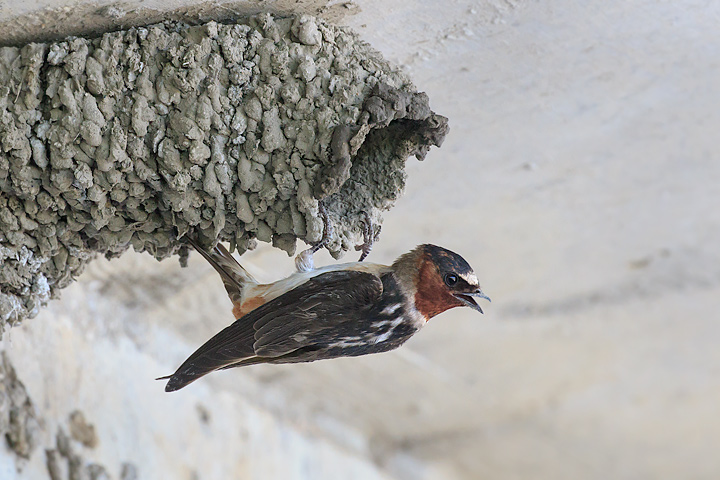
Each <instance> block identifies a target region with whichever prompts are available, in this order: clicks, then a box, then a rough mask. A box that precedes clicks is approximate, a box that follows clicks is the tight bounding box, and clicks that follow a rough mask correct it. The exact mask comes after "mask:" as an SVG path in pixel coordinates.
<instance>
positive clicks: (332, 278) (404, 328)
mask: <svg viewBox="0 0 720 480" xmlns="http://www.w3.org/2000/svg"><path fill="white" fill-rule="evenodd" d="M188 241H189V243H190V244H191V245H192V246H193V247H194V248H195V249H196V250H197V251H198V252H199V253H200V254H201V255H202V256H203V257H204V258H205V259H206V260H207V261H208V262H209V263H210V264H211V265H212V266H213V267H214V269H215V270H216V271H217V272H218V273H219V274H220V277H221V278H222V281H223V284H224V286H225V289H226V291H227V293H228V296H229V297H230V300H231V302H232V304H233V309H232V311H233V315H234V317H235V318H236V319H237V320H236V321H235V322H234V323H232V324H231V325H230V326H228V327H226V328H224V329H223V330H221V331H220V332H219V333H217V334H216V335H215V336H213V337H212V338H211V339H210V340H208V341H207V342H206V343H205V344H203V345H202V346H201V347H200V348H198V349H197V350H196V351H195V352H194V353H193V354H192V355H190V357H188V358H187V360H185V361H184V362H183V363H182V365H180V367H179V368H178V369H177V370H176V371H175V373H173V374H172V375H168V376H165V377H160V378H158V380H163V379H167V380H168V382H167V384H166V386H165V391H166V392H173V391H176V390H179V389H181V388H183V387H185V386H187V385H189V384H190V383H192V382H194V381H195V380H197V379H199V378H200V377H202V376H204V375H207V374H208V373H211V372H214V371H216V370H224V369H228V368H234V367H243V366H247V365H255V364H261V363H266V364H282V363H300V362H313V361H315V360H321V359H331V358H338V357H355V356H360V355H367V354H373V353H380V352H386V351H389V350H393V349H395V348H397V347H399V346H400V345H402V344H403V343H405V342H406V341H407V340H408V339H409V338H410V337H412V336H413V335H414V334H415V333H417V332H418V331H419V330H420V329H421V328H422V327H423V326H424V325H425V324H426V323H427V322H428V320H430V319H431V318H433V317H435V316H436V315H439V314H440V313H442V312H444V311H446V310H449V309H451V308H455V307H463V306H467V307H470V308H472V309H473V310H476V311H478V312H480V313H483V310H482V308H481V307H480V305H478V303H477V302H476V301H475V298H483V299H486V300H488V301H490V298H489V297H488V296H487V295H485V294H484V293H483V291H482V289H481V288H480V284H479V282H478V278H477V276H476V274H475V273H474V272H473V269H472V268H471V267H470V265H469V264H468V262H467V261H465V259H464V258H463V257H461V256H460V255H458V254H457V253H454V252H452V251H450V250H447V249H445V248H443V247H439V246H436V245H432V244H423V245H419V246H417V247H415V248H414V249H412V250H411V251H410V252H408V253H405V254H403V255H401V256H399V257H398V258H397V260H395V261H394V262H393V263H392V264H391V265H381V264H375V263H367V262H361V261H359V262H353V263H344V264H334V265H328V266H325V267H320V268H315V267H314V265H313V261H312V255H313V254H314V253H315V252H316V251H317V250H318V249H319V248H320V247H321V246H322V242H321V243H319V244H318V245H315V246H314V247H312V248H309V249H307V250H305V251H303V252H302V253H300V254H299V255H298V256H297V257H296V259H295V263H296V267H297V272H294V273H293V274H291V275H290V276H288V277H286V278H284V279H281V280H278V281H276V282H274V283H268V284H261V283H260V282H258V281H257V280H256V279H255V278H253V276H252V275H250V273H248V272H247V270H245V269H244V268H243V267H242V266H241V265H240V264H239V263H238V262H237V261H236V260H235V258H234V257H233V256H232V255H231V254H230V253H229V252H228V251H227V249H225V247H223V246H222V244H220V243H218V244H217V245H215V247H213V248H212V250H209V251H208V250H205V249H204V248H203V247H201V246H200V245H199V244H198V243H197V242H195V241H194V240H190V239H189V240H188ZM367 251H369V248H366V249H364V251H363V257H362V258H364V257H365V256H366V254H367V253H366V252H367Z"/></svg>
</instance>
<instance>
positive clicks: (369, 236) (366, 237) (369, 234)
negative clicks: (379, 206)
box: [355, 212, 380, 262]
mask: <svg viewBox="0 0 720 480" xmlns="http://www.w3.org/2000/svg"><path fill="white" fill-rule="evenodd" d="M363 213H364V214H365V219H364V220H363V222H362V223H363V244H362V245H356V246H355V250H356V251H358V252H360V251H361V252H362V253H361V254H360V259H359V260H358V262H362V261H363V260H365V258H366V257H367V256H368V255H370V252H371V251H372V247H373V244H374V243H375V240H376V239H377V236H378V235H380V226H379V225H378V227H377V229H376V228H375V225H373V223H372V220H371V219H370V214H369V213H367V212H363Z"/></svg>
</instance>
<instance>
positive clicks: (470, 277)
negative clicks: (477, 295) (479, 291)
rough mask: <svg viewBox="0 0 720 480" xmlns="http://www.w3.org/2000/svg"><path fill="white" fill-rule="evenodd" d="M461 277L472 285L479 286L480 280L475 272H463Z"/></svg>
mask: <svg viewBox="0 0 720 480" xmlns="http://www.w3.org/2000/svg"><path fill="white" fill-rule="evenodd" d="M460 278H462V279H463V280H465V281H466V282H467V283H469V284H470V285H472V286H474V287H475V286H479V285H480V282H479V281H478V278H477V277H476V276H475V274H474V273H461V274H460Z"/></svg>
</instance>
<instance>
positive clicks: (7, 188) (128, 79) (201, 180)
mask: <svg viewBox="0 0 720 480" xmlns="http://www.w3.org/2000/svg"><path fill="white" fill-rule="evenodd" d="M241 22H242V23H233V24H221V23H216V22H210V23H206V24H202V25H192V26H191V25H187V24H184V23H180V22H165V23H161V24H157V25H151V26H147V27H139V28H131V29H129V30H125V31H118V32H112V33H106V34H104V35H102V36H100V37H97V38H77V37H71V38H68V39H67V40H65V41H61V42H57V43H31V44H28V45H25V46H23V47H4V48H0V263H1V264H2V268H1V269H0V331H1V329H2V328H3V327H4V326H5V325H7V324H14V323H16V322H18V321H20V320H22V319H23V318H26V317H31V316H34V315H35V314H37V311H38V308H39V307H40V306H41V305H42V304H43V303H44V302H46V301H47V300H48V299H49V298H51V296H53V295H54V294H55V293H56V292H58V291H59V290H60V289H62V288H64V287H65V286H67V285H68V284H69V283H70V282H72V281H73V279H74V278H75V277H76V276H77V275H78V274H79V273H80V272H81V271H82V269H83V266H84V265H85V264H86V263H87V262H88V261H89V260H90V259H92V258H93V257H94V256H95V255H96V254H98V253H100V254H104V255H105V256H107V257H115V256H118V255H120V254H121V253H122V252H124V251H125V250H126V249H127V248H128V247H129V246H132V247H133V248H134V249H135V250H136V251H140V252H143V251H147V252H150V253H151V254H152V255H153V256H155V257H156V258H157V259H163V258H166V257H168V256H170V255H172V254H175V253H178V252H179V251H182V250H183V249H184V245H185V243H184V241H183V237H184V236H186V235H192V236H193V237H194V238H197V239H199V240H200V241H201V242H203V243H207V244H211V243H213V242H215V241H218V240H222V241H226V242H229V243H230V245H231V247H232V248H236V249H237V250H239V251H240V253H243V252H244V251H245V250H247V249H249V248H253V246H254V244H255V242H257V241H263V242H272V244H273V245H274V246H275V247H277V248H281V249H283V250H285V251H286V252H288V254H291V255H292V254H293V253H294V252H295V247H296V241H297V239H301V240H303V241H305V242H307V243H313V242H316V241H318V240H319V239H320V238H321V235H322V231H323V221H322V219H321V218H320V217H319V214H318V208H319V207H318V202H322V203H323V204H324V206H325V208H326V210H327V212H328V214H329V218H330V221H331V222H332V224H333V227H334V228H333V231H334V234H333V237H332V239H331V241H330V243H329V245H328V249H329V250H330V252H331V253H332V254H333V255H334V256H335V257H339V256H340V255H342V253H343V252H344V251H346V250H349V249H350V248H351V247H353V246H354V245H357V244H359V243H362V227H363V222H364V221H365V219H366V218H367V217H368V216H369V218H370V219H371V220H372V221H373V222H374V223H375V224H380V222H381V220H382V219H381V217H380V215H381V212H382V211H383V210H387V209H389V208H390V207H391V206H392V205H393V204H394V202H395V200H396V199H397V198H398V196H399V195H400V194H401V193H402V191H403V188H404V184H405V177H406V175H405V171H404V168H405V161H406V160H407V158H408V157H409V156H411V155H415V156H416V157H418V158H419V159H423V158H424V156H425V154H426V152H427V151H428V149H429V148H430V146H432V145H437V146H439V145H440V144H441V142H442V140H443V138H444V136H445V134H446V133H447V119H446V118H445V117H442V116H440V115H436V114H435V113H433V112H432V111H431V110H430V107H429V105H428V98H427V96H426V95H425V94H424V93H417V92H416V90H415V88H414V86H413V85H412V84H411V82H410V81H409V80H408V79H407V78H406V77H405V76H404V75H403V74H402V73H401V72H400V71H399V70H398V69H397V68H396V67H393V66H392V65H390V64H389V63H388V62H386V61H385V60H384V59H383V58H382V57H381V56H380V54H379V53H378V52H376V51H375V50H373V49H372V48H370V47H369V46H368V45H367V44H365V43H363V42H362V41H360V40H359V39H358V37H357V36H356V35H355V34H353V33H352V32H350V31H348V30H346V29H343V28H339V27H336V26H332V25H328V24H325V23H323V22H322V21H320V20H318V19H315V18H313V17H308V16H300V17H285V18H279V17H273V16H271V15H261V16H257V17H251V18H248V19H245V20H241Z"/></svg>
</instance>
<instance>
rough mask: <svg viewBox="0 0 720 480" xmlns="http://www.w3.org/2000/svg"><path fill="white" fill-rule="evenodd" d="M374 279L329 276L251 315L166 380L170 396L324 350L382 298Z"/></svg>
mask: <svg viewBox="0 0 720 480" xmlns="http://www.w3.org/2000/svg"><path fill="white" fill-rule="evenodd" d="M382 290H383V287H382V282H381V281H380V278H378V277H377V276H375V275H373V274H370V273H366V272H358V271H345V270H340V271H331V272H327V273H323V274H320V275H318V276H316V277H312V278H310V279H309V280H308V281H307V282H305V283H303V284H302V285H300V286H298V287H296V288H294V289H292V290H290V291H288V292H286V293H284V294H282V295H280V296H279V297H277V298H275V299H273V300H271V301H270V302H268V303H266V304H264V305H262V306H260V307H258V308H256V309H255V310H252V311H251V312H249V313H248V314H247V315H245V316H244V317H242V318H240V319H238V320H237V321H235V322H234V323H233V324H232V325H230V326H228V327H226V328H225V329H223V330H222V331H220V332H219V333H218V334H217V335H215V336H214V337H212V338H211V339H210V340H208V341H207V342H206V343H205V344H204V345H202V346H201V347H200V348H199V349H198V350H197V351H196V352H195V353H193V354H192V355H191V356H190V357H189V358H188V359H187V360H185V362H184V363H183V364H182V365H181V366H180V368H178V369H177V371H176V372H175V373H174V374H173V375H172V376H171V377H170V380H169V381H168V384H167V386H166V387H165V390H166V391H174V390H177V389H180V388H182V387H184V386H185V385H187V384H189V383H191V382H193V381H195V380H197V379H198V378H200V377H201V376H203V375H206V374H208V373H210V372H212V371H214V370H218V369H221V368H230V367H232V366H242V365H248V364H253V363H262V362H264V361H271V360H274V359H277V357H281V356H283V355H289V354H291V353H292V352H293V351H295V350H298V349H300V348H302V347H313V346H315V345H322V344H323V342H325V341H326V340H327V336H328V335H330V333H328V332H332V331H333V330H337V329H338V328H339V329H341V330H342V328H343V327H342V325H343V324H344V323H347V324H348V325H349V327H350V328H355V324H356V323H357V319H358V315H362V312H363V311H364V310H365V309H367V308H370V307H371V306H372V305H373V304H374V303H375V302H376V301H377V300H378V299H379V298H380V296H381V295H382Z"/></svg>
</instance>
